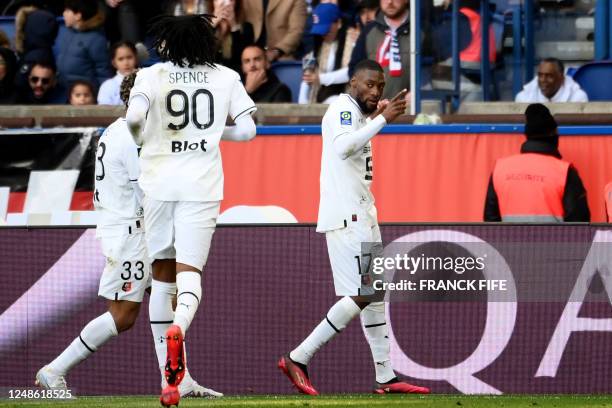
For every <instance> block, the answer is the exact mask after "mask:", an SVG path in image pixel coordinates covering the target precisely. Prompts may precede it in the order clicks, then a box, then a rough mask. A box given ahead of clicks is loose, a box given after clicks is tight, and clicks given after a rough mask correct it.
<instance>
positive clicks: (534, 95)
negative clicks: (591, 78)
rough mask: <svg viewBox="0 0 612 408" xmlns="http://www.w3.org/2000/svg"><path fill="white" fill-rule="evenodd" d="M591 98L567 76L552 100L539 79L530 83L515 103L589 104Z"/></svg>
mask: <svg viewBox="0 0 612 408" xmlns="http://www.w3.org/2000/svg"><path fill="white" fill-rule="evenodd" d="M588 101H589V97H588V96H587V94H586V92H584V91H583V90H582V88H581V87H580V85H579V84H578V83H577V82H576V81H574V80H573V79H572V77H570V76H567V75H565V79H564V81H563V84H562V85H561V87H560V88H559V90H558V91H557V93H556V94H554V95H553V97H552V98H550V99H548V98H547V97H546V96H544V94H543V93H542V91H541V90H540V86H539V85H538V78H537V77H536V78H534V79H532V80H531V81H530V82H528V83H527V84H526V85H525V86H524V87H523V90H522V91H521V92H519V93H518V94H517V95H516V98H515V102H540V103H547V102H588Z"/></svg>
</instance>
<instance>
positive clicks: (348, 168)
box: [317, 94, 377, 232]
mask: <svg viewBox="0 0 612 408" xmlns="http://www.w3.org/2000/svg"><path fill="white" fill-rule="evenodd" d="M365 125H366V116H365V115H364V114H363V112H361V108H360V107H359V105H358V104H357V102H356V101H355V100H354V99H353V98H352V97H351V96H350V95H348V94H341V95H340V96H339V97H338V99H336V100H335V101H334V102H333V103H332V104H331V105H329V108H327V111H326V112H325V115H324V116H323V122H322V124H321V130H322V135H323V152H322V155H321V177H320V183H321V197H320V201H319V218H318V224H317V232H327V231H332V230H335V229H338V228H343V227H346V226H347V224H348V223H350V222H360V223H366V224H368V225H375V224H377V219H376V207H375V206H374V196H373V195H372V192H371V191H370V184H372V176H373V173H372V143H371V142H368V143H367V144H366V145H365V146H364V147H363V149H361V151H360V152H358V153H355V154H353V155H352V156H350V157H348V158H347V159H346V160H342V159H341V158H340V156H339V155H338V154H337V153H336V151H335V149H334V146H333V142H334V140H335V139H336V138H337V137H339V136H342V135H343V134H347V133H350V132H355V131H357V130H359V129H361V128H362V127H364V126H365Z"/></svg>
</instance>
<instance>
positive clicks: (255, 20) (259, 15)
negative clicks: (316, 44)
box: [242, 0, 306, 62]
mask: <svg viewBox="0 0 612 408" xmlns="http://www.w3.org/2000/svg"><path fill="white" fill-rule="evenodd" d="M242 6H243V7H244V15H245V17H246V20H247V21H248V22H249V23H251V24H252V25H253V30H254V33H255V41H256V43H257V44H259V45H260V46H261V47H263V48H264V49H265V50H266V54H267V57H268V61H270V62H274V61H276V60H278V59H279V58H284V59H291V58H294V57H295V56H294V53H295V51H296V50H297V49H298V47H299V45H300V41H301V40H302V34H303V33H304V27H305V26H306V3H305V1H304V0H242Z"/></svg>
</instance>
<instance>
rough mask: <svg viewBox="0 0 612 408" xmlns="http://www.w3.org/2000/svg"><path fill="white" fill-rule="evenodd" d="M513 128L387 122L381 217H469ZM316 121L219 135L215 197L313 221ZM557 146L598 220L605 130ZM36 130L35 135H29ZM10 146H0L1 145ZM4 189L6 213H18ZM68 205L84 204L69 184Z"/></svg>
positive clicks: (608, 144)
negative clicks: (225, 137)
mask: <svg viewBox="0 0 612 408" xmlns="http://www.w3.org/2000/svg"><path fill="white" fill-rule="evenodd" d="M522 130H523V129H522V126H520V125H477V124H473V125H439V126H407V125H390V126H387V127H385V129H383V132H382V135H380V136H378V137H376V138H374V139H373V140H374V142H373V143H374V146H373V151H374V184H373V191H374V196H375V197H376V202H377V207H378V215H379V220H380V221H381V222H478V221H481V220H482V213H483V208H484V198H485V194H486V188H487V183H488V180H489V176H490V173H491V171H492V169H493V166H494V164H495V160H496V159H498V158H501V157H504V156H508V155H511V154H516V153H517V152H519V149H520V145H521V143H522V141H523V136H522ZM320 132H321V129H320V127H319V126H260V127H259V128H258V135H259V136H258V137H257V138H255V139H254V140H253V141H251V142H249V143H236V142H223V143H222V152H223V167H224V170H225V199H224V201H223V203H222V208H221V209H222V211H225V210H227V209H228V208H230V207H234V206H237V205H249V206H270V205H275V206H279V207H282V208H284V209H286V210H288V211H289V212H291V213H292V214H293V216H294V217H295V218H296V219H297V220H298V221H299V222H316V217H317V209H318V199H319V172H320V160H321V137H320ZM560 133H561V134H562V136H563V137H561V139H560V150H561V153H562V154H563V157H564V158H565V159H567V160H569V161H571V162H572V163H573V164H574V165H575V166H576V168H577V169H578V171H579V173H580V175H581V177H582V179H583V182H584V184H585V187H586V189H587V192H588V200H589V207H590V209H591V214H592V220H593V221H594V222H603V221H605V213H604V204H603V203H604V200H603V189H604V186H605V184H606V183H608V182H609V181H612V160H610V157H612V137H610V135H612V127H610V126H562V127H560ZM39 137H43V135H39ZM8 148H10V146H7V149H8ZM24 199H25V192H13V193H12V194H11V199H10V202H9V212H13V213H14V212H21V211H22V210H23V203H24ZM71 209H73V210H87V209H91V192H87V191H78V192H76V193H75V195H74V196H73V200H72V204H71Z"/></svg>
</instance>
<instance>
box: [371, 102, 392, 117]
mask: <svg viewBox="0 0 612 408" xmlns="http://www.w3.org/2000/svg"><path fill="white" fill-rule="evenodd" d="M387 105H389V100H388V99H381V100H380V101H378V105H377V106H376V110H375V111H374V112H372V114H371V115H370V119H374V118H375V117H377V116H378V115H380V114H381V113H382V112H383V111H384V110H385V108H386V107H387Z"/></svg>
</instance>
